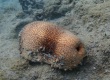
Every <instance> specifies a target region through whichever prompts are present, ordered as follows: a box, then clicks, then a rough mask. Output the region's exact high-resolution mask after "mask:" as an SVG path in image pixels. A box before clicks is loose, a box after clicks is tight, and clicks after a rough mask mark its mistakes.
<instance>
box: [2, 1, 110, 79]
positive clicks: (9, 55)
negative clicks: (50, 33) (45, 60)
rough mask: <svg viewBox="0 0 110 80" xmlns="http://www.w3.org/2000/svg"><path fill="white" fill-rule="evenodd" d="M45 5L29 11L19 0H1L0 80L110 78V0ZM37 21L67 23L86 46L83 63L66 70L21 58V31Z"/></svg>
mask: <svg viewBox="0 0 110 80" xmlns="http://www.w3.org/2000/svg"><path fill="white" fill-rule="evenodd" d="M39 1H40V0H39ZM7 3H8V4H7ZM6 4H7V5H6ZM42 5H43V7H41V8H39V9H34V10H33V9H32V13H30V14H26V13H23V11H22V8H21V5H20V4H19V2H18V1H17V0H15V1H14V0H9V2H8V1H7V0H5V1H3V0H1V2H0V10H1V11H0V80H109V79H110V0H51V1H50V0H44V4H42ZM39 14H40V15H39ZM37 20H41V21H42V20H44V21H49V22H53V23H55V24H57V25H59V26H64V28H66V29H68V30H69V31H71V32H73V33H74V34H75V35H77V36H78V37H79V38H80V39H81V40H82V41H83V42H84V44H85V48H86V54H87V57H86V58H85V59H84V61H83V62H82V65H79V66H78V67H77V68H75V69H73V70H72V71H63V70H59V69H53V68H51V67H50V65H47V64H40V63H31V62H30V63H27V62H26V61H25V60H24V59H22V58H21V57H20V54H19V50H18V49H19V42H18V33H19V31H20V30H21V29H22V28H23V27H24V25H26V24H27V23H29V22H32V21H37Z"/></svg>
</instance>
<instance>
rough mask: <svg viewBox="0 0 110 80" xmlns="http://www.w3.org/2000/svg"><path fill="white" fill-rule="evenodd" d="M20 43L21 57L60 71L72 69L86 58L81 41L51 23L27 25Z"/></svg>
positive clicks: (20, 35)
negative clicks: (48, 65) (49, 65)
mask: <svg viewBox="0 0 110 80" xmlns="http://www.w3.org/2000/svg"><path fill="white" fill-rule="evenodd" d="M19 43H20V53H21V56H22V57H24V58H25V59H28V60H31V61H38V62H45V63H48V64H51V66H52V67H56V68H60V69H65V70H67V69H72V68H74V67H76V66H77V65H78V64H79V63H80V62H81V60H82V59H83V58H84V57H85V49H84V45H83V44H82V42H81V41H80V39H78V38H77V37H76V36H75V35H74V34H73V33H71V32H69V31H67V30H65V29H63V28H61V27H58V26H57V25H54V24H52V23H49V22H43V21H37V22H32V23H30V24H27V25H26V26H25V27H24V28H23V29H22V31H21V32H20V34H19Z"/></svg>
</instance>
